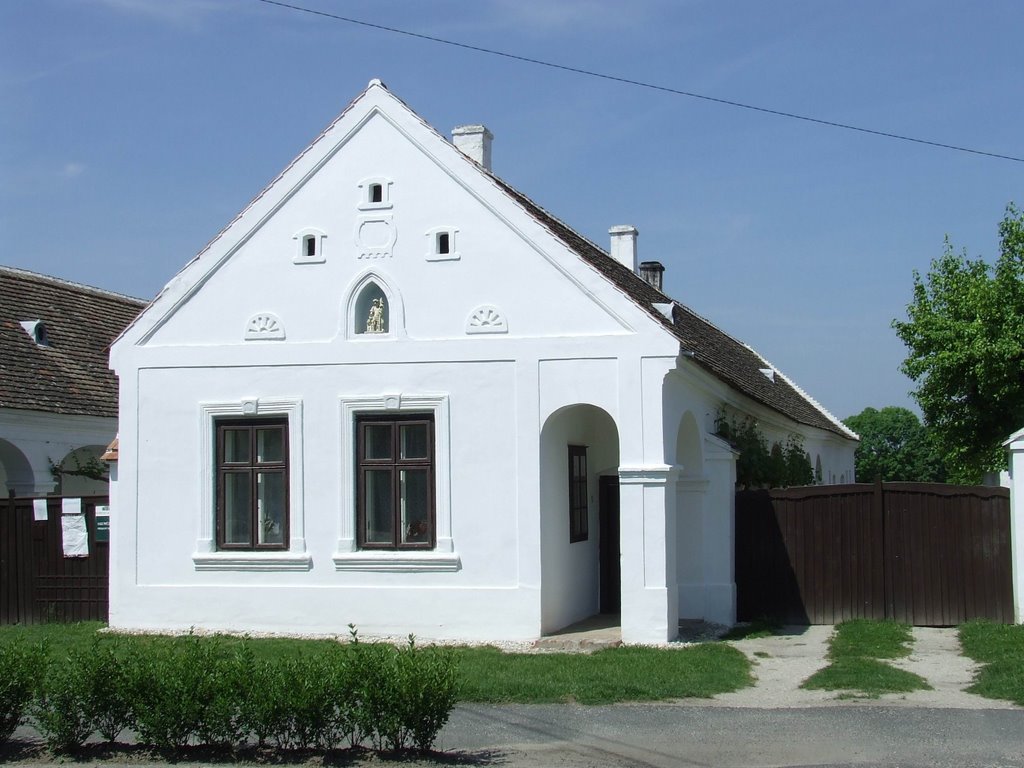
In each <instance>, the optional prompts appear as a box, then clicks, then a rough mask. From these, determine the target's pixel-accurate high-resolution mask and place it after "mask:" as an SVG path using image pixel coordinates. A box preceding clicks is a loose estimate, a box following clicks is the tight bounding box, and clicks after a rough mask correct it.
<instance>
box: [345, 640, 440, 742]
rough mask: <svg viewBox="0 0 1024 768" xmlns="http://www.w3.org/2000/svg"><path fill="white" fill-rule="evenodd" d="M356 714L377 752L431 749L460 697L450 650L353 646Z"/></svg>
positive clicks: (361, 728) (412, 643) (361, 729)
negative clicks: (413, 748)
mask: <svg viewBox="0 0 1024 768" xmlns="http://www.w3.org/2000/svg"><path fill="white" fill-rule="evenodd" d="M352 650H353V655H352V662H351V665H352V669H351V674H352V679H353V680H354V681H355V682H354V687H353V691H352V694H353V700H354V701H356V702H357V710H356V712H355V713H354V716H355V722H356V723H357V725H358V728H359V731H360V732H361V733H362V734H363V735H365V736H366V737H369V738H370V739H371V741H372V744H373V747H374V748H375V749H378V750H380V749H388V750H400V749H407V748H409V747H412V746H415V747H417V748H418V749H424V750H426V749H430V747H431V746H432V745H433V743H434V739H436V738H437V734H438V732H439V731H440V730H441V728H442V727H444V724H445V723H446V722H448V717H449V716H450V715H451V711H452V709H453V708H454V706H455V702H456V699H457V696H458V685H457V677H456V664H455V655H454V652H453V651H451V650H450V649H441V648H435V647H427V648H418V647H417V646H416V643H415V639H414V638H413V636H412V635H410V636H409V643H408V645H406V646H405V647H403V648H395V647H394V646H392V645H388V644H386V643H370V644H365V643H356V644H355V645H354V646H353V649H352Z"/></svg>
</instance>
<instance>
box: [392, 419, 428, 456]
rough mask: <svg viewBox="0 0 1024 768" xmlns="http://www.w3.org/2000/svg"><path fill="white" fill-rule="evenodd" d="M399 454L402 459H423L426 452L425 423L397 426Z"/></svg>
mask: <svg viewBox="0 0 1024 768" xmlns="http://www.w3.org/2000/svg"><path fill="white" fill-rule="evenodd" d="M399 442H400V444H401V448H400V449H399V450H400V454H401V458H403V459H425V458H427V456H428V454H427V451H428V445H427V425H426V424H403V425H402V426H401V427H399Z"/></svg>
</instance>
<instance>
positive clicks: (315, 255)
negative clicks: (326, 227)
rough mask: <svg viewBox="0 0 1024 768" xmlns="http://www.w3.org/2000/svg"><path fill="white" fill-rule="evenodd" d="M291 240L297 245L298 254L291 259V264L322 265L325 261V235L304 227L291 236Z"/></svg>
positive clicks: (319, 231)
mask: <svg viewBox="0 0 1024 768" xmlns="http://www.w3.org/2000/svg"><path fill="white" fill-rule="evenodd" d="M292 239H293V240H296V241H298V244H299V246H298V253H296V254H295V256H294V257H293V258H292V263H293V264H323V263H324V262H325V261H326V260H327V259H326V257H325V256H324V241H325V240H326V239H327V233H325V232H322V231H321V230H319V229H314V228H313V227H306V229H302V230H299V231H298V232H296V233H295V234H294V235H292Z"/></svg>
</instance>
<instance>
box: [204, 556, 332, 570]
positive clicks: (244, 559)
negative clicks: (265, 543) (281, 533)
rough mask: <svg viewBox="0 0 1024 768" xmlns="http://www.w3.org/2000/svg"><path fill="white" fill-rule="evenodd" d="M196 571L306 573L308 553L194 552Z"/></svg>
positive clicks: (310, 560) (308, 560)
mask: <svg viewBox="0 0 1024 768" xmlns="http://www.w3.org/2000/svg"><path fill="white" fill-rule="evenodd" d="M192 562H193V563H194V564H195V569H196V570H197V571H308V570H310V569H311V568H312V567H313V558H312V557H310V555H309V553H308V552H194V553H193V554H192Z"/></svg>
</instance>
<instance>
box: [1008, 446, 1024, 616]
mask: <svg viewBox="0 0 1024 768" xmlns="http://www.w3.org/2000/svg"><path fill="white" fill-rule="evenodd" d="M1003 447H1004V448H1006V449H1007V450H1008V451H1009V452H1010V563H1011V565H1010V567H1011V568H1012V569H1013V620H1014V622H1016V623H1017V624H1021V623H1024V429H1019V430H1017V431H1016V432H1014V433H1013V434H1012V435H1010V439H1009V440H1007V441H1006V442H1005V443H1003Z"/></svg>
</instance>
